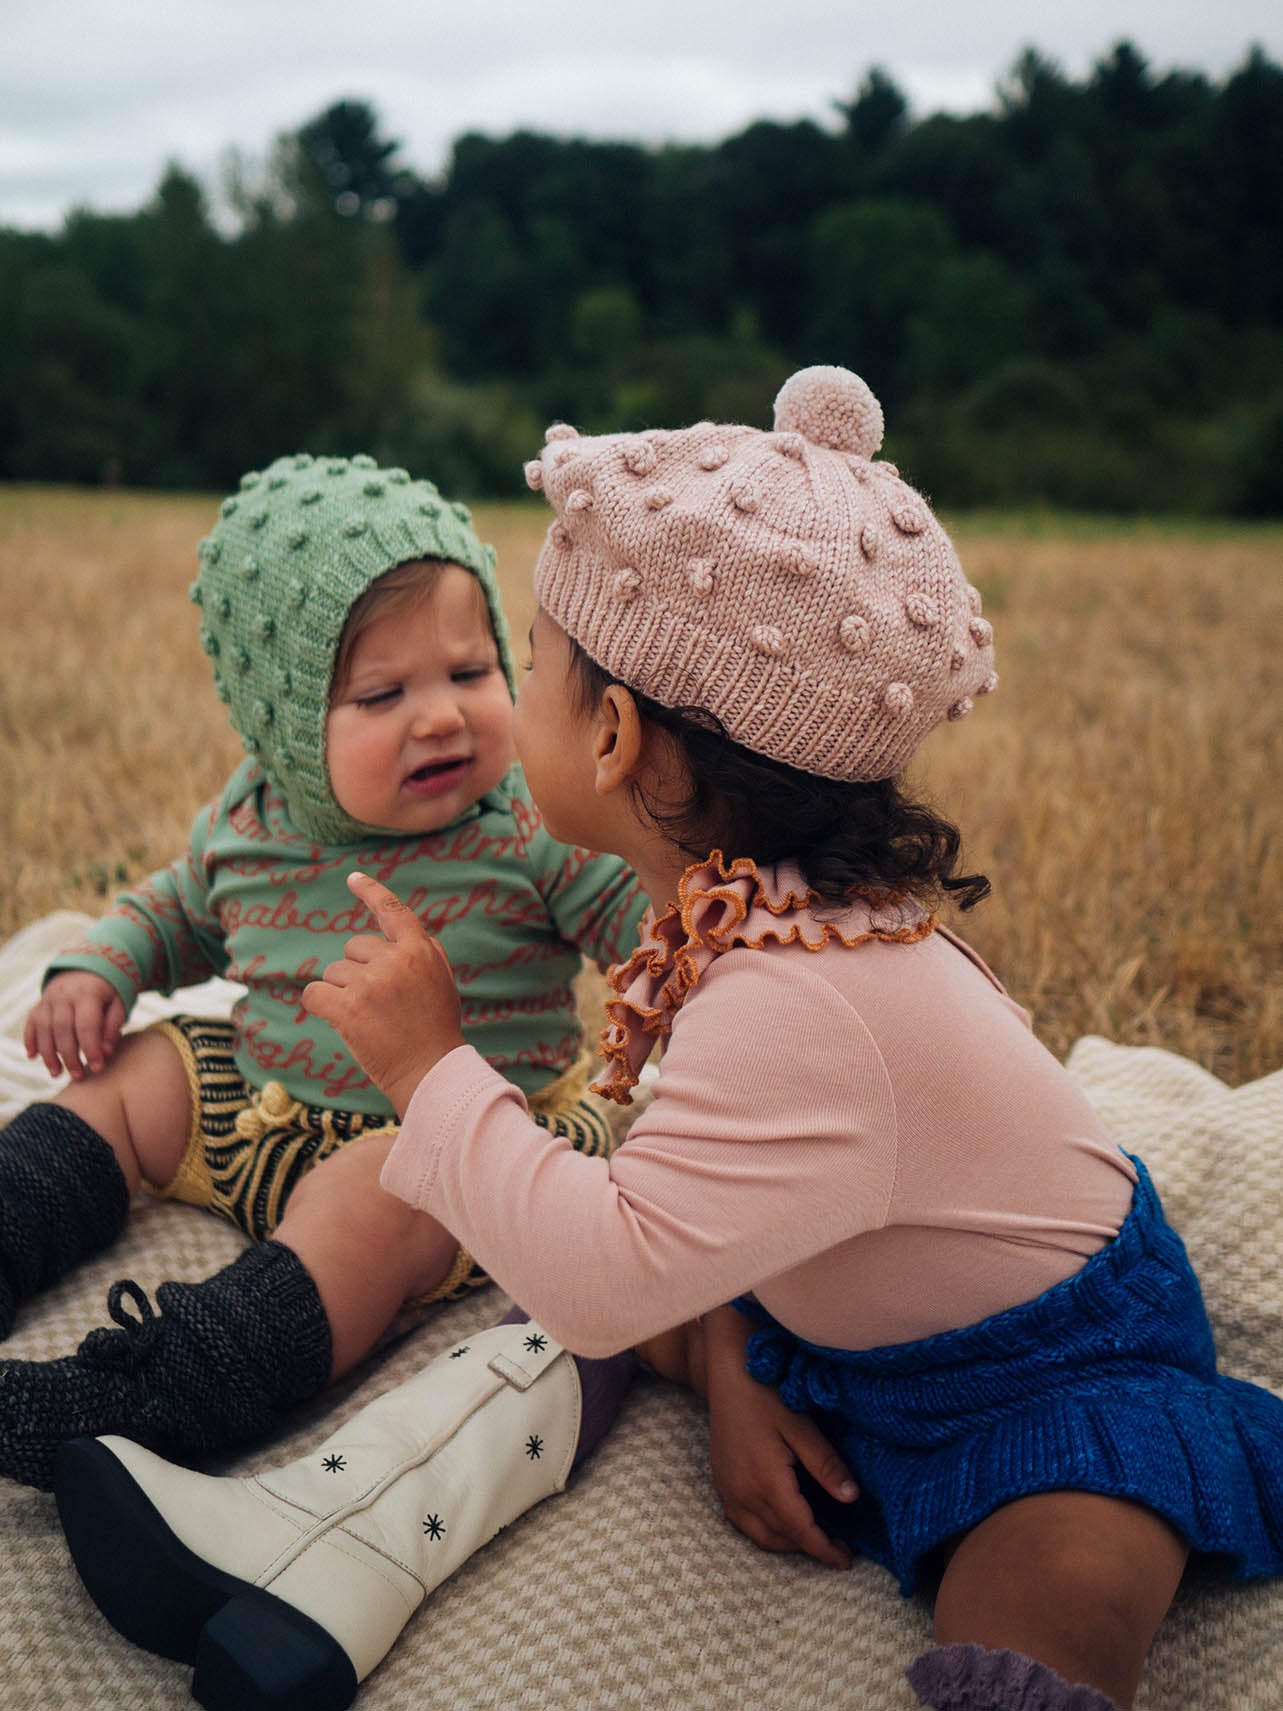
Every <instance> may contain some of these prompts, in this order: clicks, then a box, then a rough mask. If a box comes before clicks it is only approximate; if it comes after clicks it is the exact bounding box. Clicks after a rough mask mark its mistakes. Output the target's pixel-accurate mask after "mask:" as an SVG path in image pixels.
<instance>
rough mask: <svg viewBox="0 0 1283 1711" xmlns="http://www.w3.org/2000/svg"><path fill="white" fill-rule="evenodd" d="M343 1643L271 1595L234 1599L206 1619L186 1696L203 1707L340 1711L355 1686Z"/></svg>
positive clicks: (212, 1709) (239, 1710)
mask: <svg viewBox="0 0 1283 1711" xmlns="http://www.w3.org/2000/svg"><path fill="white" fill-rule="evenodd" d="M357 1686H358V1683H357V1679H356V1671H355V1670H354V1669H353V1667H352V1660H351V1659H350V1658H349V1657H348V1655H347V1653H346V1652H345V1651H344V1650H343V1647H342V1646H341V1645H340V1644H339V1643H338V1641H337V1640H336V1639H334V1637H333V1636H332V1635H330V1634H327V1633H326V1631H325V1629H324V1628H322V1627H321V1625H320V1623H319V1622H314V1621H313V1620H312V1618H311V1617H310V1616H305V1615H304V1614H303V1613H302V1611H301V1610H295V1609H294V1607H293V1606H292V1605H290V1604H286V1603H285V1602H284V1600H283V1599H280V1598H273V1597H271V1596H270V1595H269V1594H259V1595H258V1596H257V1597H254V1596H249V1597H244V1598H233V1599H232V1600H231V1601H230V1602H229V1603H227V1604H225V1605H224V1606H223V1608H222V1609H221V1610H220V1611H219V1612H218V1614H217V1615H216V1616H214V1617H212V1618H211V1619H210V1621H208V1622H207V1623H206V1624H205V1629H204V1632H203V1633H202V1634H201V1637H200V1644H199V1645H198V1647H197V1649H196V1675H195V1678H194V1679H193V1681H192V1697H193V1698H194V1699H195V1700H196V1702H197V1703H198V1704H200V1705H203V1706H205V1711H344V1707H345V1706H348V1705H350V1704H351V1703H352V1701H353V1699H354V1698H355V1697H356V1690H357Z"/></svg>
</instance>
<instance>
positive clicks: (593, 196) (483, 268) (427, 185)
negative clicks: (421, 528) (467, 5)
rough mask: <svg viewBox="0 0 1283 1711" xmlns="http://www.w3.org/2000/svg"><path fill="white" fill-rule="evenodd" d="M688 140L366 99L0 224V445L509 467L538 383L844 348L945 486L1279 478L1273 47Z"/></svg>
mask: <svg viewBox="0 0 1283 1711" xmlns="http://www.w3.org/2000/svg"><path fill="white" fill-rule="evenodd" d="M833 105H834V109H835V121H834V123H833V124H832V125H831V126H830V127H828V128H826V127H824V126H821V125H818V124H815V123H813V122H811V121H809V120H808V121H801V122H798V123H793V124H781V123H777V122H770V121H764V120H763V121H759V122H756V123H753V124H750V125H749V126H747V127H746V128H745V129H744V130H742V131H740V132H739V133H737V134H736V135H734V136H731V137H728V138H726V139H724V140H723V141H721V142H718V143H716V144H712V145H708V146H705V145H680V146H678V145H669V146H666V147H662V148H647V147H643V146H642V145H640V144H634V143H623V142H612V143H596V142H590V141H587V140H585V139H582V138H574V137H554V136H543V135H537V134H535V133H532V132H529V131H518V132H516V133H514V134H512V135H509V136H504V137H491V136H483V135H478V134H469V135H466V136H462V137H460V138H459V139H458V140H457V141H456V143H455V145H454V147H453V150H452V152H451V156H450V159H449V162H448V164H447V166H446V169H445V171H444V172H443V173H442V175H441V176H440V178H439V179H437V180H435V181H431V182H429V181H427V180H425V179H424V178H422V177H421V176H419V175H418V174H416V173H415V172H414V170H413V169H412V168H410V167H409V166H407V165H405V164H404V163H403V162H402V160H401V158H400V150H399V146H398V145H397V144H396V143H395V142H394V141H392V140H390V139H389V138H387V137H385V136H384V135H383V134H382V132H381V128H380V124H379V120H378V116H377V114H376V113H375V111H374V110H373V108H372V107H371V106H370V105H369V104H368V103H367V102H364V101H361V100H356V99H349V100H343V101H339V102H336V103H333V104H331V105H330V106H329V107H327V108H326V109H325V110H324V111H323V112H321V113H319V114H317V115H316V117H315V118H313V119H311V120H309V121H308V122H307V123H306V124H305V125H303V126H302V127H301V128H300V129H298V130H297V131H296V132H294V133H292V134H287V135H284V136H282V137H281V138H279V139H278V141H277V143H276V145H275V146H274V148H273V149H272V151H271V153H270V155H269V157H268V159H267V160H266V161H265V162H264V163H262V164H261V165H259V166H255V167H250V166H247V165H246V164H245V163H244V162H238V161H235V160H233V161H232V162H231V163H230V165H229V168H228V172H227V175H226V183H225V185H224V186H223V200H224V203H225V209H224V210H223V211H221V212H219V213H217V214H216V213H215V211H214V210H213V208H212V207H211V202H210V198H209V194H208V193H207V191H206V189H205V187H204V186H202V185H201V184H200V183H199V182H197V181H196V180H195V179H194V178H192V177H191V176H190V175H189V174H188V173H186V172H185V171H184V170H183V169H182V168H181V167H179V166H175V165H171V166H169V167H167V168H166V170H165V172H164V175H163V176H162V178H161V181H160V183H159V185H158V187H157V190H156V193H155V196H154V198H153V199H152V201H151V202H150V203H149V204H148V205H147V206H146V207H144V208H142V209H140V210H138V211H137V212H136V213H133V214H127V215H101V214H96V213H93V212H91V211H88V210H83V209H82V210H77V211H75V212H73V213H72V214H71V215H70V216H69V217H68V219H67V220H66V222H65V224H64V226H63V228H62V230H61V231H60V232H59V233H57V234H56V235H33V234H25V233H18V232H8V231H3V230H0V316H3V325H4V327H5V334H6V336H5V339H4V340H3V341H0V476H8V477H10V478H22V479H45V480H70V481H80V482H93V481H97V480H100V479H123V480H124V481H127V482H131V483H138V484H142V483H149V484H158V485H172V486H201V487H215V488H217V487H221V486H225V485H228V484H230V483H231V482H233V481H234V480H235V478H236V477H237V476H238V475H239V473H240V472H241V471H242V470H244V469H245V468H247V467H249V466H250V465H253V464H257V463H261V462H264V461H266V460H268V459H270V458H271V457H273V456H275V455H277V454H279V453H280V452H282V451H285V450H288V449H290V448H292V447H296V446H297V447H303V448H307V449H312V450H317V451H323V450H327V449H335V450H341V451H348V452H351V451H356V450H361V449H369V450H371V451H375V452H377V453H378V454H379V455H380V456H382V457H385V458H388V459H391V460H393V461H397V462H401V463H404V464H406V465H407V466H408V467H411V468H413V469H414V470H415V471H416V472H417V473H424V474H427V475H430V476H432V477H433V478H435V479H436V480H438V481H439V482H440V483H441V484H442V485H443V486H445V487H448V488H452V489H458V490H460V491H469V490H470V491H472V492H474V493H487V492H494V493H499V492H508V493H514V492H516V491H518V490H519V487H520V466H521V462H522V460H523V459H524V458H525V457H526V456H528V455H529V452H530V448H531V446H532V445H533V444H535V443H537V441H538V437H539V434H538V430H539V428H540V426H541V425H542V423H543V422H545V421H547V420H549V419H552V418H554V417H562V418H565V419H569V420H572V421H575V422H576V423H577V424H578V425H580V426H581V427H583V428H585V429H588V430H598V431H600V430H603V429H606V428H615V427H632V428H644V427H646V426H651V425H662V424H669V423H674V422H681V421H691V420H694V419H697V418H699V417H712V418H715V419H718V418H720V419H730V420H749V421H754V422H759V423H766V422H767V421H768V420H769V416H770V406H771V400H772V397H773V395H774V392H775V391H776V389H777V388H778V386H779V384H780V383H781V381H782V380H783V379H784V378H785V377H786V376H787V374H788V373H789V372H790V370H791V369H792V368H794V367H796V366H798V365H800V364H802V363H806V362H842V363H847V364H850V365H851V366H853V367H855V368H857V369H858V370H860V371H861V372H863V373H864V374H865V375H866V376H867V378H868V379H869V380H870V382H871V383H872V384H873V386H874V387H875V389H876V390H877V391H878V393H879V394H880V396H881V397H882V399H883V402H884V404H885V406H886V408H887V414H888V420H889V422H890V424H891V428H892V430H893V434H892V441H891V443H890V447H889V449H890V452H891V455H894V456H896V457H897V459H898V460H899V461H901V462H902V463H903V464H904V465H905V467H906V468H907V469H908V470H909V471H910V472H911V474H912V475H913V476H914V478H915V479H917V480H919V481H922V482H923V483H924V484H925V485H927V486H928V487H929V488H930V489H931V491H932V492H933V493H934V495H935V497H936V498H937V499H939V500H941V501H943V502H946V503H949V502H952V503H957V504H962V503H966V504H999V503H1003V502H1009V501H1011V500H1019V501H1028V502H1030V503H1038V504H1047V505H1079V506H1090V507H1096V508H1100V507H1106V508H1109V509H1114V510H1119V511H1131V512H1137V511H1140V510H1142V509H1164V508H1168V509H1173V510H1183V511H1193V512H1202V513H1204V514H1212V513H1215V512H1218V511H1237V512H1240V513H1243V514H1252V515H1256V514H1275V513H1280V512H1283V485H1281V479H1283V478H1280V474H1279V471H1280V469H1283V223H1281V222H1280V221H1279V220H1278V217H1277V210H1278V208H1279V207H1280V206H1283V69H1280V68H1279V67H1278V66H1276V65H1274V64H1272V63H1271V62H1270V61H1269V60H1268V59H1267V58H1266V56H1265V55H1264V54H1263V53H1262V52H1261V51H1260V50H1259V49H1254V50H1253V51H1252V52H1251V53H1250V54H1249V55H1248V56H1247V58H1246V59H1245V61H1244V62H1243V64H1242V65H1241V66H1239V67H1238V68H1237V69H1236V70H1235V71H1234V72H1232V73H1231V74H1230V75H1229V76H1228V77H1226V78H1225V79H1224V80H1223V81H1222V82H1220V83H1219V84H1216V83H1213V82H1211V81H1210V80H1209V79H1207V78H1206V77H1204V76H1202V75H1199V74H1196V73H1191V72H1185V71H1179V70H1177V71H1169V72H1165V73H1163V74H1161V75H1160V74H1159V73H1157V72H1155V70H1154V69H1153V68H1152V67H1151V66H1150V65H1149V64H1148V63H1147V61H1146V59H1145V57H1144V55H1143V54H1142V53H1141V52H1140V50H1139V49H1138V48H1137V47H1136V46H1135V45H1134V44H1132V43H1129V42H1125V41H1123V42H1119V43H1117V44H1116V45H1115V46H1114V47H1113V48H1112V49H1110V51H1109V52H1107V53H1106V54H1104V55H1103V56H1102V58H1101V59H1100V61H1099V63H1098V64H1097V65H1095V66H1094V67H1093V68H1092V69H1091V71H1090V72H1089V73H1088V74H1087V76H1086V77H1085V78H1083V79H1082V80H1081V81H1078V82H1075V81H1073V80H1071V79H1070V78H1068V77H1066V76H1065V74H1064V73H1063V72H1062V71H1061V70H1060V69H1059V68H1058V67H1057V66H1056V65H1055V64H1054V63H1052V62H1051V61H1049V60H1047V59H1046V58H1044V57H1042V56H1041V55H1039V54H1038V53H1037V52H1036V51H1035V50H1034V49H1029V50H1027V51H1026V52H1025V53H1024V54H1022V55H1021V57H1020V58H1019V59H1018V60H1017V62H1016V64H1015V65H1014V66H1013V67H1012V69H1011V71H1010V73H1009V74H1008V76H1007V77H1006V78H1005V79H1004V80H1003V82H1002V83H1001V84H1000V86H999V89H998V91H997V93H996V100H995V103H994V106H993V108H992V110H991V111H988V112H981V113H975V114H971V115H965V116H953V115H947V114H935V115H931V116H928V117H926V118H923V119H920V120H918V119H915V118H914V117H913V115H911V113H910V111H909V108H908V104H907V103H906V101H905V99H904V96H903V95H902V93H901V92H900V90H899V89H898V88H897V87H896V84H895V82H894V81H893V79H892V77H891V75H890V74H889V73H888V72H887V71H886V70H885V69H883V68H881V67H872V68H870V69H869V70H867V71H866V72H865V74H864V76H863V78H862V81H860V82H859V84H858V86H857V87H856V88H855V92H854V94H853V96H852V97H851V99H850V100H848V101H835V102H834V104H833Z"/></svg>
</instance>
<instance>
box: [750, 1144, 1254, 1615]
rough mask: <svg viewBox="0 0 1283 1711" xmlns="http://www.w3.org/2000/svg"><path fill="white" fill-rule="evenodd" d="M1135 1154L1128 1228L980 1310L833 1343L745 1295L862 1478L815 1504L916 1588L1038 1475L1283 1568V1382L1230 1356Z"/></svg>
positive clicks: (1242, 1568) (761, 1340) (790, 1401)
mask: <svg viewBox="0 0 1283 1711" xmlns="http://www.w3.org/2000/svg"><path fill="white" fill-rule="evenodd" d="M1132 1162H1133V1164H1134V1165H1135V1166H1136V1171H1137V1183H1136V1190H1135V1197H1134V1200H1133V1204H1132V1210H1131V1211H1130V1213H1129V1214H1128V1216H1127V1220H1126V1222H1125V1223H1124V1224H1123V1227H1122V1229H1121V1230H1120V1232H1119V1234H1118V1237H1117V1239H1116V1240H1115V1241H1113V1242H1111V1243H1110V1244H1109V1245H1108V1247H1105V1248H1102V1249H1101V1250H1100V1252H1099V1253H1097V1254H1096V1255H1095V1256H1094V1258H1092V1259H1090V1260H1088V1261H1087V1263H1086V1265H1085V1266H1083V1268H1082V1270H1081V1271H1079V1272H1076V1273H1075V1274H1074V1275H1073V1276H1072V1277H1069V1278H1066V1279H1065V1280H1064V1281H1063V1282H1061V1283H1057V1284H1055V1285H1053V1287H1052V1288H1050V1289H1048V1290H1046V1291H1045V1292H1044V1293H1043V1294H1042V1295H1040V1296H1038V1297H1037V1298H1036V1299H1034V1300H1032V1301H1028V1302H1025V1303H1024V1304H1022V1305H1020V1306H1017V1307H1012V1308H1010V1309H1008V1310H1007V1311H1006V1312H1003V1313H997V1314H994V1315H993V1316H992V1317H990V1318H988V1319H985V1320H982V1321H981V1322H980V1323H979V1324H975V1325H969V1326H965V1327H964V1328H962V1329H960V1330H956V1331H944V1332H941V1333H939V1334H938V1335H935V1336H930V1337H924V1338H922V1339H920V1340H919V1341H917V1342H911V1343H901V1344H898V1345H891V1346H886V1347H882V1348H875V1349H863V1350H852V1349H833V1348H823V1347H820V1346H818V1345H816V1344H813V1343H808V1342H805V1341H803V1340H802V1339H801V1338H799V1337H795V1336H794V1335H793V1334H792V1333H791V1332H789V1331H787V1330H785V1329H784V1327H783V1326H781V1325H779V1324H778V1323H776V1322H775V1321H773V1320H771V1317H770V1315H769V1314H768V1313H767V1312H766V1311H765V1309H764V1308H762V1307H761V1306H760V1305H758V1304H757V1303H755V1302H753V1301H751V1300H747V1299H743V1298H741V1300H740V1301H739V1302H738V1303H737V1305H738V1306H740V1308H741V1309H742V1310H743V1311H745V1312H747V1313H748V1314H749V1315H750V1316H751V1317H753V1318H756V1319H759V1320H763V1321H766V1324H767V1328H766V1329H764V1330H760V1331H757V1332H755V1333H754V1335H753V1336H752V1337H751V1338H750V1339H749V1344H748V1370H749V1372H750V1373H751V1374H752V1376H753V1377H754V1378H756V1379H757V1380H759V1382H761V1383H764V1384H772V1385H777V1386H778V1387H779V1392H780V1395H781V1397H782V1398H783V1400H784V1401H785V1402H786V1403H787V1405H788V1406H789V1407H790V1408H793V1409H795V1410H797V1411H798V1412H818V1415H819V1417H820V1418H821V1420H822V1421H823V1422H824V1424H825V1427H826V1430H827V1431H828V1433H829V1436H830V1437H831V1438H832V1439H833V1440H834V1442H835V1443H836V1444H837V1446H838V1448H839V1449H840V1450H841V1451H842V1453H843V1454H844V1455H845V1457H846V1459H847V1462H848V1465H849V1467H850V1468H851V1472H852V1473H853V1475H854V1476H855V1479H856V1482H857V1484H858V1485H859V1486H860V1491H861V1494H860V1497H859V1499H858V1500H857V1501H856V1502H855V1503H853V1504H850V1505H848V1506H842V1505H838V1504H833V1503H827V1502H826V1501H825V1500H823V1494H821V1501H820V1503H819V1505H818V1508H817V1519H819V1520H820V1522H821V1525H822V1526H824V1527H825V1529H826V1531H829V1532H832V1533H834V1534H835V1535H836V1536H840V1537H844V1538H846V1539H847V1541H848V1542H849V1543H850V1544H851V1545H852V1547H853V1548H854V1549H856V1550H858V1551H860V1552H862V1553H863V1554H864V1555H866V1556H871V1557H873V1558H874V1560H875V1561H877V1562H880V1563H882V1564H884V1565H885V1566H886V1567H887V1568H889V1569H891V1570H892V1571H893V1573H895V1575H896V1576H897V1577H898V1579H899V1581H900V1587H901V1590H902V1591H904V1592H905V1593H909V1592H912V1591H914V1590H915V1589H916V1587H917V1584H918V1576H919V1570H920V1566H921V1563H922V1559H923V1558H924V1557H925V1556H926V1555H927V1554H929V1553H930V1552H931V1551H932V1550H933V1549H934V1548H935V1547H936V1546H937V1545H940V1544H942V1543H943V1542H944V1541H945V1540H946V1539H949V1538H953V1537H954V1536H956V1535H958V1534H960V1533H965V1532H969V1531H970V1529H971V1528H972V1527H974V1526H975V1525H976V1524H977V1523H978V1522H980V1521H982V1520H983V1519H984V1518H985V1516H986V1515H989V1514H992V1513H993V1511H994V1510H995V1509H998V1508H1001V1506H1002V1505H1003V1504H1004V1503H1010V1502H1012V1501H1013V1500H1014V1499H1016V1498H1018V1497H1028V1496H1032V1495H1033V1494H1034V1493H1036V1492H1040V1491H1094V1492H1097V1493H1099V1494H1101V1495H1103V1496H1112V1497H1125V1498H1129V1499H1131V1500H1133V1501H1135V1502H1138V1503H1143V1504H1145V1505H1146V1506H1147V1507H1148V1508H1150V1509H1153V1510H1154V1511H1155V1512H1156V1513H1157V1514H1159V1515H1163V1516H1165V1517H1166V1518H1167V1519H1168V1520H1169V1521H1171V1523H1172V1524H1173V1526H1175V1527H1176V1528H1177V1530H1178V1531H1179V1532H1181V1533H1182V1534H1183V1535H1184V1536H1185V1538H1186V1539H1188V1540H1189V1543H1190V1545H1191V1546H1192V1548H1193V1549H1194V1550H1195V1551H1202V1552H1205V1553H1207V1554H1208V1555H1211V1556H1215V1557H1218V1558H1220V1559H1221V1560H1222V1561H1223V1563H1224V1564H1225V1566H1226V1568H1227V1569H1228V1570H1229V1572H1230V1573H1232V1574H1233V1575H1234V1576H1235V1577H1236V1578H1240V1579H1248V1578H1252V1577H1255V1576H1257V1575H1274V1574H1278V1573H1280V1572H1283V1528H1281V1527H1280V1523H1279V1508H1278V1471H1277V1470H1278V1468H1279V1466H1280V1465H1281V1463H1283V1401H1280V1399H1279V1398H1278V1397H1276V1396H1273V1395H1271V1393H1270V1392H1269V1391H1268V1390H1264V1389H1261V1388H1259V1387H1258V1386H1256V1385H1253V1384H1244V1383H1243V1382H1241V1381H1240V1380H1238V1379H1233V1378H1224V1377H1222V1376H1221V1375H1220V1374H1219V1373H1218V1372H1217V1370H1216V1352H1215V1349H1214V1347H1213V1343H1212V1332H1211V1328H1210V1326H1209V1325H1208V1321H1207V1314H1206V1312H1205V1310H1204V1307H1203V1297H1202V1292H1201V1290H1200V1289H1199V1285H1198V1279H1197V1278H1196V1277H1195V1275H1194V1272H1193V1269H1192V1268H1191V1266H1190V1263H1189V1260H1188V1258H1187V1256H1186V1253H1185V1246H1184V1243H1183V1242H1182V1241H1181V1239H1180V1237H1179V1236H1178V1235H1177V1234H1176V1232H1175V1231H1174V1230H1173V1229H1172V1227H1171V1226H1170V1224H1168V1223H1167V1221H1166V1219H1165V1217H1164V1216H1163V1209H1162V1206H1161V1204H1160V1202H1159V1198H1158V1193H1157V1191H1156V1190H1155V1188H1154V1185H1153V1183H1152V1182H1151V1181H1150V1178H1149V1175H1148V1173H1147V1171H1146V1170H1145V1167H1144V1166H1143V1165H1142V1164H1141V1163H1140V1161H1139V1160H1138V1159H1133V1161H1132ZM817 1489H818V1488H817Z"/></svg>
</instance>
